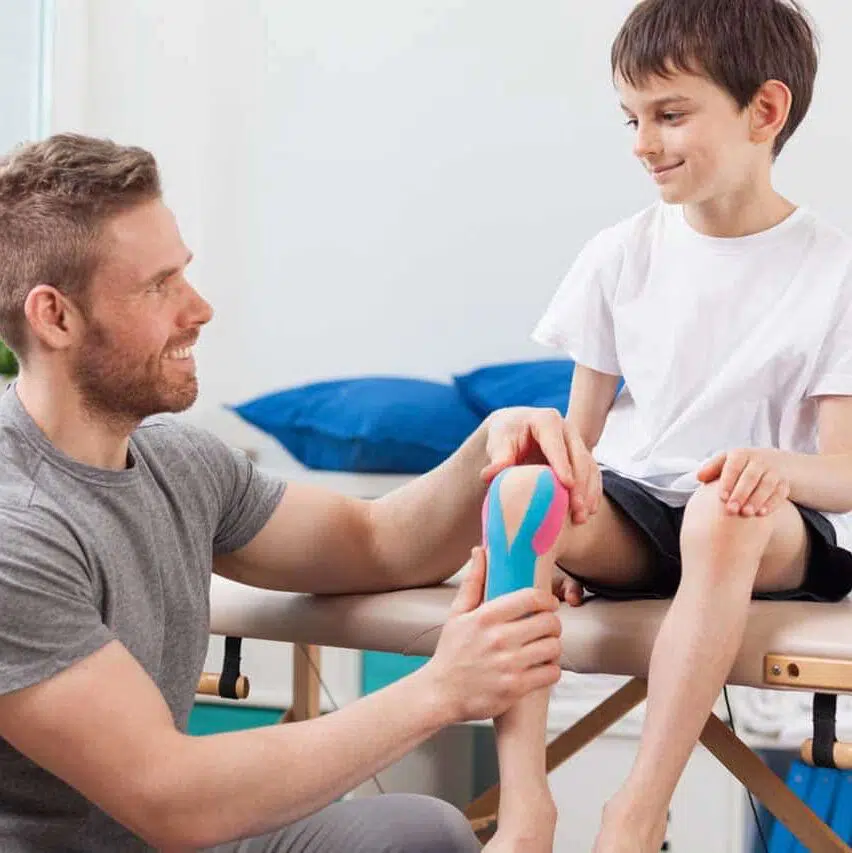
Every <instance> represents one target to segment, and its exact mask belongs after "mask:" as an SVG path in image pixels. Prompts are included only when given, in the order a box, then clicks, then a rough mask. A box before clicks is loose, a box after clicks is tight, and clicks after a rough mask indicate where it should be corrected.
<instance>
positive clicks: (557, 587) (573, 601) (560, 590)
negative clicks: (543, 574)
mask: <svg viewBox="0 0 852 853" xmlns="http://www.w3.org/2000/svg"><path fill="white" fill-rule="evenodd" d="M553 594H554V595H555V596H556V597H557V598H558V599H559V600H560V601H564V602H565V603H566V604H570V605H571V607H579V606H580V605H581V604H582V603H583V594H584V590H583V585H582V584H581V583H580V581H577V580H574V578H572V577H571V575H569V574H566V573H565V572H564V571H562V569H560V568H558V567H556V566H554V568H553Z"/></svg>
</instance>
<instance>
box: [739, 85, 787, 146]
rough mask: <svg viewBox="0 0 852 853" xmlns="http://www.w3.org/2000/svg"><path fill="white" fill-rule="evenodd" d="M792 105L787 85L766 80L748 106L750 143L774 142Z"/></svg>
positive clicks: (785, 121)
mask: <svg viewBox="0 0 852 853" xmlns="http://www.w3.org/2000/svg"><path fill="white" fill-rule="evenodd" d="M792 105H793V95H792V93H791V92H790V89H789V88H788V87H787V84H786V83H782V82H781V81H780V80H767V81H766V82H765V83H764V84H763V85H762V86H761V87H760V88H759V89H758V90H757V92H756V93H755V95H754V97H753V98H752V99H751V104H750V105H749V111H750V113H751V139H752V141H753V142H772V141H774V139H775V137H776V136H778V134H779V133H781V131H782V130H783V129H784V125H785V124H786V123H787V117H788V116H789V115H790V107H791V106H792Z"/></svg>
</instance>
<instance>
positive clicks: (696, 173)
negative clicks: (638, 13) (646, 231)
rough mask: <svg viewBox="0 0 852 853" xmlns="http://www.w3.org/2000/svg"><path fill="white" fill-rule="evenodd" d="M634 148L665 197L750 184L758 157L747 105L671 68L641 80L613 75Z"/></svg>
mask: <svg viewBox="0 0 852 853" xmlns="http://www.w3.org/2000/svg"><path fill="white" fill-rule="evenodd" d="M616 88H617V89H618V93H619V96H620V99H621V107H622V110H623V111H624V113H625V115H626V117H627V124H628V126H630V127H632V128H633V129H634V131H635V139H634V145H633V152H634V154H635V155H636V156H637V157H638V158H639V160H640V161H641V163H642V165H643V166H644V167H645V169H646V170H647V171H648V173H649V174H650V175H651V176H652V178H653V179H654V181H655V183H656V184H657V186H658V187H659V188H660V192H661V195H662V198H663V200H664V201H667V202H670V203H680V204H686V203H700V202H704V201H709V200H711V199H712V198H714V197H716V196H718V195H720V194H728V193H730V192H732V191H733V192H736V191H737V190H738V189H739V188H740V187H741V186H742V185H743V184H748V183H749V182H750V180H751V176H752V174H753V172H754V170H755V168H756V167H757V165H758V163H759V162H760V159H761V158H760V157H758V156H757V155H758V146H755V145H753V144H751V142H750V137H749V111H748V110H747V109H746V110H740V109H739V108H738V106H737V104H736V102H735V101H734V99H733V98H732V97H731V96H730V95H728V94H727V92H725V91H724V90H723V89H722V88H720V87H719V86H717V85H716V84H715V83H713V82H712V81H710V80H709V79H707V78H706V77H703V76H701V75H698V74H689V73H685V72H683V71H673V72H672V74H671V75H670V76H669V77H660V76H651V77H648V78H647V79H646V80H645V81H643V82H642V84H641V86H637V87H634V86H631V85H630V84H629V83H628V82H627V81H626V80H624V79H623V78H621V77H616Z"/></svg>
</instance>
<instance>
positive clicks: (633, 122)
mask: <svg viewBox="0 0 852 853" xmlns="http://www.w3.org/2000/svg"><path fill="white" fill-rule="evenodd" d="M624 124H625V126H626V127H632V128H633V129H634V130H636V128H637V127H639V120H638V119H635V118H629V119H627V121H626V122H624Z"/></svg>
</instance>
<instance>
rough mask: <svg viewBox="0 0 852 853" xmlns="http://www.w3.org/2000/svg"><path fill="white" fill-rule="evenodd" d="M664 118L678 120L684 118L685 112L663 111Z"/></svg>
mask: <svg viewBox="0 0 852 853" xmlns="http://www.w3.org/2000/svg"><path fill="white" fill-rule="evenodd" d="M663 118H664V119H665V120H666V121H677V120H678V119H681V118H683V113H663Z"/></svg>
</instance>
